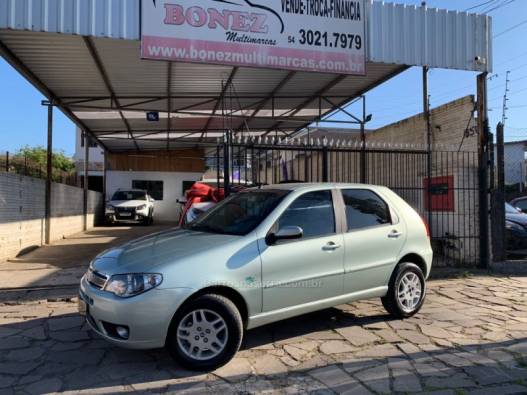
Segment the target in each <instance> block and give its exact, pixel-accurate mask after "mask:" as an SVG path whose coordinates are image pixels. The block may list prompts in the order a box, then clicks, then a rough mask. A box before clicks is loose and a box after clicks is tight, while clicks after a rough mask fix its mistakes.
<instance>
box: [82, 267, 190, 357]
mask: <svg viewBox="0 0 527 395" xmlns="http://www.w3.org/2000/svg"><path fill="white" fill-rule="evenodd" d="M192 292H193V291H192V290H191V289H189V288H175V289H159V288H156V289H153V290H151V291H148V292H145V293H143V294H140V295H137V296H134V297H131V298H119V297H117V296H115V295H114V294H112V293H109V292H105V291H101V290H99V289H97V288H95V287H93V286H91V285H90V284H89V283H88V282H87V281H86V279H85V277H83V278H82V280H81V284H80V289H79V312H80V313H81V314H83V315H85V316H86V321H87V322H88V324H89V325H90V327H91V328H92V329H93V330H94V331H95V332H97V333H98V334H99V335H100V336H102V337H103V338H104V339H106V340H107V341H109V342H111V343H113V344H116V345H118V346H120V347H125V348H133V349H153V348H161V347H164V345H165V341H166V337H167V332H168V329H169V326H170V322H171V320H172V317H173V316H174V314H175V312H176V311H177V309H178V308H179V306H180V305H181V304H182V303H183V301H184V300H186V299H187V298H188V297H189V296H190V295H191V294H192ZM116 326H122V327H126V328H128V330H129V337H128V338H127V339H123V338H119V337H118V336H117V335H116V334H115V333H112V331H111V330H109V329H110V328H113V327H116Z"/></svg>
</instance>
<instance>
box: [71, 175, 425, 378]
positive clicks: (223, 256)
mask: <svg viewBox="0 0 527 395" xmlns="http://www.w3.org/2000/svg"><path fill="white" fill-rule="evenodd" d="M431 264H432V249H431V247H430V239H429V233H428V229H427V226H426V224H425V223H424V221H423V220H422V219H421V217H420V216H419V215H418V214H417V213H416V212H415V211H414V210H413V209H412V208H411V207H410V206H409V205H408V204H407V203H406V202H405V201H404V200H403V199H401V198H400V197H399V196H398V195H397V194H395V193H394V192H392V191H391V190H390V189H388V188H385V187H380V186H372V185H360V184H281V185H271V186H266V187H262V188H258V189H249V190H246V191H244V192H240V193H238V194H235V195H232V196H230V197H229V198H227V199H225V200H224V201H223V202H221V203H220V204H218V205H217V206H216V207H214V208H213V209H211V210H210V211H208V212H206V213H205V214H203V215H202V216H200V217H199V218H198V219H197V220H195V221H194V222H192V223H190V224H189V225H187V226H186V227H185V228H176V229H172V230H168V231H164V232H161V233H156V234H153V235H150V236H147V237H143V238H140V239H138V240H134V241H131V242H128V243H126V244H124V245H122V246H120V247H117V248H113V249H110V250H108V251H106V252H104V253H102V254H100V255H99V256H97V257H96V258H95V259H94V260H93V262H92V263H91V264H90V267H89V270H88V272H87V273H86V274H85V276H84V277H83V278H82V280H81V284H80V297H79V310H80V312H81V313H83V314H85V315H86V319H87V321H88V323H89V325H90V326H91V328H92V329H93V330H94V331H96V332H97V333H99V334H100V335H101V336H103V337H104V338H105V339H107V340H108V341H110V342H112V343H114V344H117V345H119V346H123V347H128V348H140V349H149V348H160V347H165V346H166V347H167V348H168V349H169V351H170V352H171V353H172V355H173V356H174V357H175V358H176V360H177V361H178V362H179V363H180V364H181V365H183V366H185V367H187V368H190V369H194V370H201V371H204V370H212V369H215V368H217V367H219V366H221V365H223V364H225V363H227V362H228V361H229V360H230V359H231V358H232V357H233V356H234V355H235V354H236V352H237V351H238V349H239V347H240V345H241V343H242V339H243V335H244V331H245V330H248V329H251V328H255V327H258V326H262V325H266V324H269V323H271V322H275V321H278V320H282V319H285V318H289V317H294V316H297V315H300V314H305V313H309V312H312V311H315V310H320V309H325V308H328V307H332V306H336V305H339V304H342V303H348V302H351V301H355V300H359V299H368V298H376V297H379V298H381V300H382V303H383V305H384V307H385V308H386V310H387V311H388V312H389V313H390V314H391V315H393V316H395V317H398V318H405V317H410V316H412V315H414V314H415V313H417V312H418V311H419V309H420V308H421V306H422V304H423V301H424V299H425V293H426V284H425V279H426V278H427V277H428V275H429V273H430V268H431Z"/></svg>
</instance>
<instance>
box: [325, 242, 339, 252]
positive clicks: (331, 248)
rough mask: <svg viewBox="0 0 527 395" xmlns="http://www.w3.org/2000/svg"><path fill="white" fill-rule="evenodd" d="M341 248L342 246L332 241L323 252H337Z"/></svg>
mask: <svg viewBox="0 0 527 395" xmlns="http://www.w3.org/2000/svg"><path fill="white" fill-rule="evenodd" d="M340 247H341V245H340V244H336V243H334V242H332V241H330V242H329V243H328V244H326V245H325V246H324V247H322V250H323V251H335V250H337V249H339V248H340Z"/></svg>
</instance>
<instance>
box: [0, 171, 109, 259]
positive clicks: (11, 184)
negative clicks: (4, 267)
mask: <svg viewBox="0 0 527 395" xmlns="http://www.w3.org/2000/svg"><path fill="white" fill-rule="evenodd" d="M45 194H46V183H45V181H44V180H41V179H37V178H32V177H26V176H20V175H17V174H12V173H0V262H1V261H3V260H5V259H10V258H13V257H15V256H17V254H19V253H20V251H22V250H24V249H27V248H30V247H40V246H41V245H42V244H43V243H44V242H45V231H46V229H45V220H44V216H45V214H44V212H45ZM83 195H84V191H83V190H82V189H80V188H75V187H71V186H67V185H64V184H56V183H52V184H51V221H50V236H51V241H55V240H59V239H62V238H63V237H66V236H69V235H72V234H75V233H78V232H82V230H83V227H84V215H83ZM102 202H103V200H102V195H101V194H100V193H98V192H93V191H89V193H88V228H92V227H93V226H94V225H95V223H96V222H97V220H98V219H100V218H99V217H100V216H99V215H97V213H102Z"/></svg>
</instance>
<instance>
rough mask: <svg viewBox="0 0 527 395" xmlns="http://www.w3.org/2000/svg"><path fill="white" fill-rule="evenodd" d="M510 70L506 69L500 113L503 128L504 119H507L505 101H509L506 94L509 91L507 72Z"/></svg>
mask: <svg viewBox="0 0 527 395" xmlns="http://www.w3.org/2000/svg"><path fill="white" fill-rule="evenodd" d="M510 73H511V72H510V71H507V75H506V77H505V94H504V95H503V112H502V114H501V124H502V125H503V128H505V121H506V120H507V110H508V108H507V102H508V101H509V99H508V97H507V94H508V93H509V82H510V80H509V74H510Z"/></svg>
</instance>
